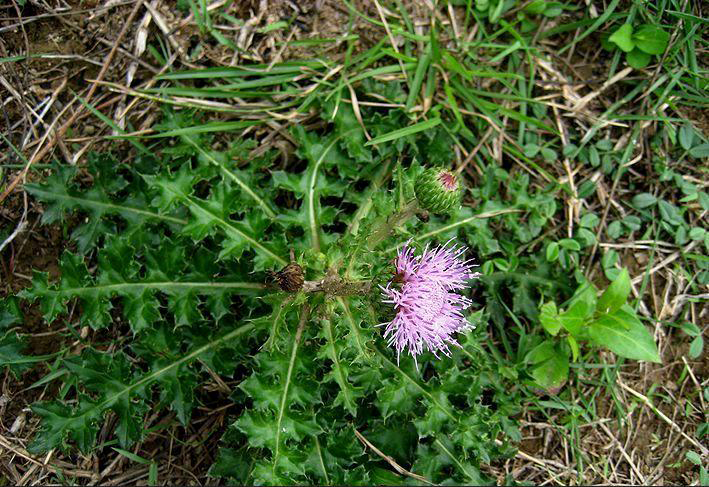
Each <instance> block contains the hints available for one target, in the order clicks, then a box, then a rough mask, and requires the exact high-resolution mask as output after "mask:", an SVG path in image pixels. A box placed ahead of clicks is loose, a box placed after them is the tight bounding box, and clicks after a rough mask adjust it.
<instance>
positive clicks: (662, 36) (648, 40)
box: [626, 24, 670, 55]
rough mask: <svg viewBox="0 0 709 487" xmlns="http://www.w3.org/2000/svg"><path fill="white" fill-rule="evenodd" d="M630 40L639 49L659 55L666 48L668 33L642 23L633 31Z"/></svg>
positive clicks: (668, 38)
mask: <svg viewBox="0 0 709 487" xmlns="http://www.w3.org/2000/svg"><path fill="white" fill-rule="evenodd" d="M626 25H627V24H626ZM632 40H633V42H634V43H635V45H636V46H637V47H638V49H640V50H641V51H643V52H645V53H647V54H655V55H659V54H662V53H663V52H664V51H665V49H667V44H668V42H669V40H670V34H669V33H667V32H665V31H664V30H662V29H661V28H659V27H657V26H655V25H650V24H643V25H641V26H639V27H638V28H637V29H636V30H635V32H633V35H632Z"/></svg>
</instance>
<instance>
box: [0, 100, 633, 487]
mask: <svg viewBox="0 0 709 487" xmlns="http://www.w3.org/2000/svg"><path fill="white" fill-rule="evenodd" d="M375 91H376V90H375ZM323 109H324V110H323V113H324V114H328V115H327V116H325V115H324V118H325V120H326V121H328V122H329V121H333V122H334V123H333V124H332V125H328V127H327V129H326V130H325V131H324V132H323V133H315V132H307V131H306V130H305V129H304V128H303V127H302V126H296V127H295V128H294V129H293V130H292V132H291V134H290V136H291V138H292V139H293V140H295V141H297V143H298V146H299V147H298V150H297V151H296V153H295V159H297V163H296V164H294V165H291V166H278V165H277V164H276V160H277V157H278V154H277V153H275V152H266V153H265V154H262V155H260V156H255V155H254V154H255V153H256V151H255V149H256V147H257V142H256V141H255V140H252V139H248V138H247V139H239V138H235V137H233V138H230V140H229V144H227V147H228V149H226V150H216V149H214V148H213V147H215V144H214V137H215V135H214V134H213V133H212V132H211V129H210V130H206V129H205V128H204V127H209V126H208V125H200V123H201V122H200V120H199V119H198V117H197V116H196V114H194V113H192V112H188V111H180V112H175V111H171V110H166V111H165V115H164V120H163V121H162V122H161V123H160V124H158V125H157V126H156V127H155V131H156V132H157V133H160V132H162V133H163V134H165V138H166V139H170V142H169V143H165V142H160V143H158V144H157V145H155V146H152V147H151V148H150V150H148V148H147V147H145V146H143V145H142V144H141V143H140V142H138V141H137V140H136V141H134V142H135V144H134V145H136V146H137V147H139V148H142V149H144V150H142V149H141V150H140V151H139V155H137V156H136V157H135V158H134V159H132V160H130V161H128V162H123V163H121V162H118V160H117V159H116V158H115V157H114V156H112V155H110V154H92V155H91V156H90V157H89V163H88V165H87V167H86V169H85V171H86V172H85V174H83V177H82V178H79V177H78V175H77V168H76V167H72V166H65V165H57V166H55V168H54V170H53V171H52V173H51V174H50V175H49V176H48V177H47V179H46V181H45V182H43V183H41V184H28V185H27V190H28V191H29V192H30V193H31V194H32V195H33V196H34V197H36V198H37V199H39V200H40V201H42V202H43V203H44V204H45V210H44V215H43V222H44V223H63V222H66V221H67V219H68V216H69V215H71V214H79V215H81V216H85V217H87V218H83V219H82V220H81V221H82V222H83V223H80V224H79V225H76V226H74V228H73V231H72V233H71V245H70V250H67V251H66V252H65V253H64V255H63V256H62V258H61V261H60V263H59V271H60V272H59V273H60V277H59V278H57V279H51V278H50V277H49V275H48V274H46V273H41V272H36V273H35V274H34V277H33V282H32V285H31V286H30V287H29V288H27V289H25V290H24V291H22V292H21V293H20V294H19V296H18V297H19V298H20V300H24V301H25V302H27V303H32V302H36V303H38V305H39V308H40V310H41V312H42V315H43V317H44V320H45V321H46V323H47V324H48V325H49V326H57V325H60V326H62V327H63V326H66V329H67V330H68V332H67V333H69V334H71V336H72V337H80V341H81V344H82V347H80V352H79V353H74V352H72V350H75V349H74V348H73V347H72V348H66V349H62V350H59V351H57V352H56V355H52V356H51V360H49V359H48V358H47V357H35V358H31V357H26V356H23V355H22V352H23V347H25V344H24V343H23V341H22V340H21V337H20V336H19V335H16V334H15V333H13V328H12V327H13V326H16V325H17V324H18V323H21V322H22V316H21V313H20V311H19V310H20V308H19V306H18V305H17V302H16V301H15V300H14V299H13V300H11V301H8V303H10V304H7V303H5V304H3V305H2V306H1V307H0V317H2V320H1V321H0V327H1V328H0V331H2V332H3V333H4V335H2V340H1V341H0V359H1V360H0V364H3V365H10V370H11V371H12V372H13V373H16V374H19V373H22V372H23V371H24V370H26V368H27V364H30V363H32V362H33V361H35V362H42V363H43V364H44V365H43V367H45V369H48V370H47V372H48V373H47V375H46V377H45V378H44V379H42V382H41V384H42V385H46V384H54V383H56V384H58V385H59V386H61V391H62V393H61V397H60V398H56V399H53V400H46V401H40V402H37V403H35V404H33V405H32V411H33V415H34V416H35V417H37V418H39V421H40V429H39V432H38V433H37V435H36V436H35V437H34V439H33V441H32V442H31V443H30V444H29V445H28V450H29V451H30V452H32V453H35V454H39V453H44V452H47V451H50V450H54V449H61V450H64V451H66V452H72V451H73V450H74V449H78V450H80V451H82V452H85V453H88V452H93V451H96V450H97V449H102V448H105V447H106V445H113V444H116V443H117V444H118V446H119V447H120V448H122V449H124V450H125V449H127V448H129V447H133V445H134V444H135V443H136V442H141V441H143V440H145V439H146V437H147V436H148V435H150V434H151V433H150V432H151V431H154V430H155V429H156V427H157V423H156V422H157V421H162V420H163V419H164V420H165V422H166V423H165V424H168V425H171V427H175V426H176V425H177V424H180V425H182V426H184V427H187V426H189V424H190V421H191V418H192V416H193V415H194V414H196V411H199V410H198V409H196V407H195V406H204V405H206V404H213V403H214V402H215V401H218V402H220V407H222V406H223V405H224V404H226V405H231V406H233V407H231V408H230V411H231V414H232V416H231V418H230V420H229V422H228V426H226V427H224V428H222V429H220V430H219V431H218V434H219V436H220V437H221V438H222V443H221V448H220V450H219V454H218V456H217V459H216V461H215V462H214V464H213V466H212V468H211V475H212V476H214V477H219V478H223V479H227V480H228V481H229V482H233V483H238V484H252V483H255V484H276V485H283V484H293V483H296V484H310V483H313V484H321V483H322V484H348V485H355V484H372V483H378V484H397V483H401V482H402V479H401V478H400V477H398V476H396V475H395V474H393V473H391V472H390V471H389V470H386V469H384V468H382V462H381V460H380V458H379V457H378V456H375V455H372V454H370V452H369V451H366V450H364V449H363V448H362V447H361V445H360V443H359V440H358V438H360V437H362V438H366V439H367V441H368V442H370V443H371V444H375V445H377V447H378V448H379V449H380V450H381V451H384V452H387V454H389V455H392V456H393V457H396V458H397V461H398V462H400V463H402V464H405V465H407V467H408V468H410V470H411V471H412V472H415V473H416V475H420V476H423V477H424V478H425V479H427V481H429V482H436V483H438V482H443V481H446V482H454V483H459V484H480V483H482V482H485V481H488V480H490V479H488V478H486V477H485V475H484V474H483V473H482V470H481V466H482V465H483V464H486V463H489V462H491V461H494V460H495V459H501V458H505V457H509V456H510V455H511V454H512V453H513V448H512V447H511V444H512V443H513V442H514V441H517V440H519V439H520V435H519V431H518V429H517V426H516V424H515V422H514V420H513V419H511V418H512V417H513V416H514V415H515V414H517V412H518V410H519V400H520V395H521V392H520V388H519V387H518V384H517V383H516V382H514V381H515V380H517V379H518V378H519V377H525V378H526V379H525V380H527V381H531V379H530V376H529V375H525V374H526V372H525V371H524V370H523V369H518V368H515V367H516V365H514V364H512V363H509V362H507V361H506V359H505V358H503V357H502V355H501V354H500V352H499V351H498V350H497V349H496V348H495V344H494V343H492V342H491V341H490V340H488V339H487V330H486V326H484V325H485V324H486V323H487V319H488V317H490V318H491V319H492V320H493V322H495V323H498V321H497V320H500V307H501V304H500V303H501V302H503V301H502V299H499V296H500V285H501V284H500V283H501V282H505V280H507V279H518V280H517V281H515V283H514V284H513V285H512V286H511V287H513V288H514V289H515V292H514V296H513V301H512V306H513V307H514V309H520V310H522V312H523V313H526V315H525V316H527V317H529V318H530V319H532V317H534V318H536V315H535V313H536V314H538V311H537V310H536V309H535V307H534V305H532V306H530V305H529V303H530V301H531V298H529V296H530V295H532V292H533V290H531V289H530V288H529V282H531V281H529V280H524V279H520V278H517V277H516V276H518V275H520V274H522V275H523V276H524V274H523V273H510V274H504V275H503V276H500V275H499V273H496V272H486V274H489V276H488V278H486V279H485V280H483V279H481V280H480V281H478V282H480V284H481V291H483V290H484V293H485V294H484V296H485V297H486V298H487V305H486V309H485V310H483V309H482V307H481V305H480V304H479V303H475V302H474V301H473V298H472V297H471V295H470V293H469V291H468V288H469V286H470V285H471V282H472V281H473V280H474V279H476V278H478V277H480V274H479V273H477V272H473V267H474V266H473V264H472V262H473V261H472V260H471V258H472V256H473V255H474V254H477V255H480V256H482V257H483V259H481V260H482V261H483V262H484V264H483V268H485V266H488V267H489V262H490V261H486V260H485V259H484V257H485V256H489V255H491V254H494V253H496V252H498V251H499V249H500V246H501V245H502V244H500V243H499V242H498V240H497V239H496V235H495V234H494V233H493V229H492V227H490V226H488V223H487V219H488V218H490V216H489V215H500V218H499V221H498V223H499V224H500V225H503V226H504V228H505V231H506V232H507V234H508V235H512V236H513V237H510V238H513V239H514V240H513V241H511V242H504V243H503V244H504V245H505V246H514V245H519V244H521V243H524V242H529V241H531V240H532V239H533V238H534V237H536V236H537V235H539V234H540V232H541V229H542V227H543V226H544V225H545V223H546V222H547V221H548V219H549V218H551V216H552V215H553V214H554V210H555V204H554V200H553V197H551V196H549V195H547V194H543V193H535V194H532V195H530V194H529V189H528V188H529V185H528V180H525V179H524V177H521V178H512V177H510V181H509V187H510V192H514V193H512V194H513V195H514V199H513V203H512V204H513V205H514V208H512V209H510V208H507V209H506V210H505V206H504V205H507V204H509V203H507V202H505V201H503V200H502V199H500V197H499V195H498V194H497V193H496V192H495V191H494V188H493V187H492V184H491V183H485V184H484V185H483V186H482V189H478V188H464V184H463V183H462V181H461V180H460V179H458V177H457V175H456V174H455V173H454V172H453V171H452V170H451V169H446V168H444V164H445V161H450V160H453V153H452V151H451V150H450V147H452V146H453V142H452V140H451V139H450V137H449V136H448V135H447V132H446V131H445V130H443V129H440V128H436V129H430V130H429V131H427V132H421V133H417V134H415V136H414V135H409V136H407V137H406V138H401V139H399V140H397V141H396V143H388V144H379V145H377V146H376V147H373V146H372V144H368V143H367V138H366V137H365V134H364V132H363V130H362V128H361V125H360V124H359V123H358V121H357V118H356V117H355V116H354V113H353V112H352V109H351V108H348V107H347V106H340V107H339V109H338V110H336V111H335V110H334V109H333V107H332V106H331V105H328V104H325V106H324V107H323ZM329 114H334V115H332V117H331V116H330V115H329ZM369 117H370V120H371V123H370V124H368V131H369V135H370V136H371V137H373V138H374V139H373V140H376V138H377V137H381V136H383V135H385V134H388V133H390V132H391V126H392V125H396V124H397V123H399V122H400V118H401V117H402V112H397V111H395V110H393V111H392V112H391V113H389V114H388V115H386V116H381V115H380V114H377V113H371V114H370V115H369ZM229 137H231V136H229ZM433 140H435V141H437V143H435V144H432V143H431V141H433ZM446 140H447V141H448V142H449V143H447V144H442V143H441V142H440V141H446ZM419 161H426V163H425V164H424V165H422V164H421V163H420V162H419ZM425 166H426V167H428V168H426V167H425ZM277 167H282V169H276V168H277ZM491 172H492V170H489V171H488V172H487V173H491ZM87 175H88V177H86V176H87ZM86 180H89V181H91V182H92V183H91V184H90V185H89V186H88V187H87V186H86V184H84V181H86ZM79 181H82V182H81V183H80V182H79ZM484 191H487V193H485V192H484ZM463 193H466V194H467V193H470V195H472V196H473V197H476V198H478V199H480V200H482V201H483V204H482V205H481V206H480V207H479V208H478V207H477V206H476V207H475V208H473V207H472V206H471V205H469V204H466V205H463V206H461V202H462V201H463V198H462V196H463ZM512 211H514V212H525V213H526V216H527V218H525V219H521V218H517V217H516V216H515V218H507V217H509V215H506V212H507V213H510V212H512ZM496 212H497V213H496ZM72 221H76V219H72ZM468 227H469V228H468ZM468 230H470V231H468ZM442 242H444V243H442ZM441 243H442V244H441ZM402 244H403V247H401V248H400V250H398V254H397V249H399V247H400V246H401V245H402ZM466 244H467V246H466ZM468 246H469V247H470V248H468ZM392 259H394V272H393V273H392V269H391V262H392ZM525 259H526V260H520V261H519V262H518V265H520V266H526V268H527V269H537V268H538V267H539V269H541V271H538V272H547V268H545V267H543V266H537V262H536V261H534V259H531V258H525ZM497 260H499V259H496V261H497ZM496 265H497V264H496ZM537 279H538V281H535V282H543V283H545V285H547V284H548V283H551V284H549V288H548V289H547V288H544V289H543V291H544V292H545V293H547V294H549V293H551V292H552V291H554V290H555V287H554V286H556V284H555V283H556V281H559V282H562V283H563V282H565V281H564V279H567V277H566V273H560V274H554V275H552V274H548V275H544V276H543V277H537ZM514 286H517V287H514ZM626 296H627V295H626ZM613 305H614V306H615V307H607V308H604V309H606V311H605V312H610V311H609V310H613V312H615V311H616V308H617V309H618V310H619V311H618V312H621V311H622V312H623V313H626V314H628V313H629V312H628V311H627V310H626V309H625V308H620V301H618V303H616V302H615V301H614V302H613ZM616 305H617V306H616ZM574 309H575V308H574ZM584 309H585V308H584ZM571 311H572V309H570V310H569V311H568V312H567V313H571ZM589 316H590V315H589ZM545 318H546V319H547V320H548V321H551V322H552V325H555V324H556V321H555V320H557V318H558V319H559V320H561V321H563V320H564V318H565V316H564V315H559V316H558V317H557V315H556V314H554V313H551V312H550V311H549V310H545ZM545 323H546V321H545ZM476 325H483V326H476ZM77 326H79V327H82V328H83V333H78V331H77V330H76V327H77ZM545 326H547V325H545ZM564 326H566V325H564ZM640 326H641V327H642V325H640ZM559 329H560V328H559V327H556V328H553V329H552V331H554V332H555V333H556V332H559ZM86 336H88V338H87V339H84V338H83V337H86ZM105 336H112V337H114V336H118V337H122V338H121V339H120V340H119V339H114V340H113V341H111V342H110V343H109V344H108V345H106V343H105V338H103V337H105ZM577 336H579V337H581V338H583V337H584V336H585V335H583V334H579V335H577ZM386 345H389V346H390V347H387V346H386ZM505 346H508V344H507V343H505ZM554 346H556V345H554ZM554 346H552V347H551V349H552V350H557V349H558V350H561V348H559V347H557V348H556V349H554ZM547 348H549V347H547ZM558 350H557V351H558ZM547 351H548V350H547ZM507 352H508V354H509V355H512V351H511V350H508V351H507ZM25 353H27V350H26V348H25ZM555 353H556V352H555ZM559 353H561V351H560V352H559ZM538 355H539V354H538ZM3 357H5V358H4V359H3ZM536 359H538V360H536ZM548 359H549V354H546V355H543V356H542V355H539V356H538V357H536V358H535V360H536V362H534V365H535V369H534V370H535V371H537V370H542V368H543V367H547V368H548V363H551V362H549V360H548ZM555 360H556V361H555V362H554V364H558V363H559V361H558V357H557V358H556V359H555ZM545 364H547V365H545ZM567 365H568V359H567ZM544 370H546V369H544ZM535 373H536V372H535ZM215 377H216V378H218V381H219V384H220V388H217V389H218V390H224V391H225V392H223V393H214V392H207V391H205V389H204V387H203V385H204V384H205V383H207V382H209V381H211V380H216V379H214V378H215ZM531 378H534V379H536V378H537V376H536V375H532V376H531ZM226 391H228V392H226ZM149 412H150V414H148V413H149ZM156 412H157V413H159V414H155V413H156ZM109 415H110V418H111V419H110V420H109V419H108V418H109ZM161 424H162V423H161ZM99 433H101V435H100V436H99ZM393 457H392V458H393Z"/></svg>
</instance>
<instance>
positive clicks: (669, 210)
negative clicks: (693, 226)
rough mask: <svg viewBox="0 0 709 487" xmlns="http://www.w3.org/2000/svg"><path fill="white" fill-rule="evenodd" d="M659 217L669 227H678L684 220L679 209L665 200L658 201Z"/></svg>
mask: <svg viewBox="0 0 709 487" xmlns="http://www.w3.org/2000/svg"><path fill="white" fill-rule="evenodd" d="M660 216H661V217H662V219H663V220H664V221H666V222H667V223H669V224H670V225H674V226H678V225H682V224H683V223H684V218H683V217H682V213H681V212H680V210H679V208H677V207H676V206H675V205H673V204H672V203H668V202H667V201H665V200H660Z"/></svg>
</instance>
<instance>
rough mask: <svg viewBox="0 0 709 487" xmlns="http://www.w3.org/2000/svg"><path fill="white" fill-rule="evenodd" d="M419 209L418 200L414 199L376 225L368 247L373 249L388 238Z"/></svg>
mask: <svg viewBox="0 0 709 487" xmlns="http://www.w3.org/2000/svg"><path fill="white" fill-rule="evenodd" d="M418 210H419V205H418V201H417V200H416V199H413V200H411V201H409V202H408V203H406V205H405V206H404V207H403V208H401V209H400V210H399V211H397V212H396V213H394V214H393V215H390V216H389V217H387V219H386V220H384V221H382V222H381V223H380V224H379V225H377V226H375V227H374V231H373V232H372V234H371V235H370V236H369V238H368V239H367V248H368V249H369V250H373V249H374V248H375V247H376V246H377V245H378V244H379V243H380V242H381V241H382V240H384V239H385V238H387V237H388V236H389V235H391V233H392V232H393V231H394V229H395V228H397V227H399V226H401V225H403V224H404V223H405V222H406V221H407V220H408V219H409V218H411V217H412V216H414V215H415V214H416V212H417V211H418Z"/></svg>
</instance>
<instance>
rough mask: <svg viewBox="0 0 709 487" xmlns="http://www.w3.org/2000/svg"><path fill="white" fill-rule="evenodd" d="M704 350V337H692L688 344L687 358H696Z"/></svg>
mask: <svg viewBox="0 0 709 487" xmlns="http://www.w3.org/2000/svg"><path fill="white" fill-rule="evenodd" d="M703 350H704V338H703V337H702V336H701V335H698V336H696V337H694V339H693V340H692V343H690V344H689V358H691V359H694V360H696V359H698V358H699V357H701V356H702V351H703Z"/></svg>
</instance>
